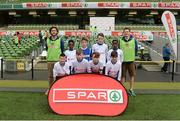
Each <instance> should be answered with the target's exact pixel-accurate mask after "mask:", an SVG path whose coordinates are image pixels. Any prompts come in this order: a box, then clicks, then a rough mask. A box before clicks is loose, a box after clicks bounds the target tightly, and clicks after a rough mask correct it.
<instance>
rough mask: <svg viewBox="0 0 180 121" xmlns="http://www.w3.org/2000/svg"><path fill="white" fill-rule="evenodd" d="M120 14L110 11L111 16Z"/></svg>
mask: <svg viewBox="0 0 180 121" xmlns="http://www.w3.org/2000/svg"><path fill="white" fill-rule="evenodd" d="M117 14H118V12H117V11H109V15H117Z"/></svg>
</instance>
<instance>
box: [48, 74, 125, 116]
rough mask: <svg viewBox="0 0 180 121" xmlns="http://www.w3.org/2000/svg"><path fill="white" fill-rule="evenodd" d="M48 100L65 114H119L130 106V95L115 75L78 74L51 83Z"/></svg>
mask: <svg viewBox="0 0 180 121" xmlns="http://www.w3.org/2000/svg"><path fill="white" fill-rule="evenodd" d="M48 103H49V106H50V108H51V109H52V110H53V111H54V112H55V113H57V114H61V115H81V114H83V115H84V114H87V115H100V116H116V115H119V114H121V113H123V112H124V111H125V109H126V108H127V104H128V96H127V93H126V89H125V88H124V87H123V86H122V85H121V83H120V82H118V81H117V80H115V79H113V78H111V77H108V76H104V75H98V74H75V75H70V76H66V77H63V78H61V79H60V80H58V81H56V82H55V83H54V84H53V85H52V86H51V88H50V91H49V95H48Z"/></svg>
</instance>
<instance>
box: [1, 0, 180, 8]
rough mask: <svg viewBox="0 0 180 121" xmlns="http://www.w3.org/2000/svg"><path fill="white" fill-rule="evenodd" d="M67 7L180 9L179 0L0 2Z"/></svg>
mask: <svg viewBox="0 0 180 121" xmlns="http://www.w3.org/2000/svg"><path fill="white" fill-rule="evenodd" d="M22 8H24V9H33V8H35V9H51V8H52V9H54V8H57V9H67V8H71V9H73V8H79V9H83V8H89V9H94V8H96V9H103V8H109V9H111V8H115V9H119V8H122V9H123V8H126V9H127V8H132V9H134V8H138V9H145V8H147V9H180V2H85V1H84V2H28V3H22V4H1V5H0V9H22Z"/></svg>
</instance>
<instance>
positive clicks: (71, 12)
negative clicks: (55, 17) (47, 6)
mask: <svg viewBox="0 0 180 121" xmlns="http://www.w3.org/2000/svg"><path fill="white" fill-rule="evenodd" d="M69 15H77V12H76V11H69Z"/></svg>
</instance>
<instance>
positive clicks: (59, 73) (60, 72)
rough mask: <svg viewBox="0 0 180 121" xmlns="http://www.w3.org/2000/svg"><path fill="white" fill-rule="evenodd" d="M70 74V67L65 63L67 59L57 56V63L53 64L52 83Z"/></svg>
mask: <svg viewBox="0 0 180 121" xmlns="http://www.w3.org/2000/svg"><path fill="white" fill-rule="evenodd" d="M69 74H70V65H69V64H68V62H67V57H66V55H65V54H63V53H62V54H61V55H60V56H59V62H56V63H55V64H54V68H53V77H54V81H56V80H58V79H60V78H62V77H63V76H66V75H69Z"/></svg>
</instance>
